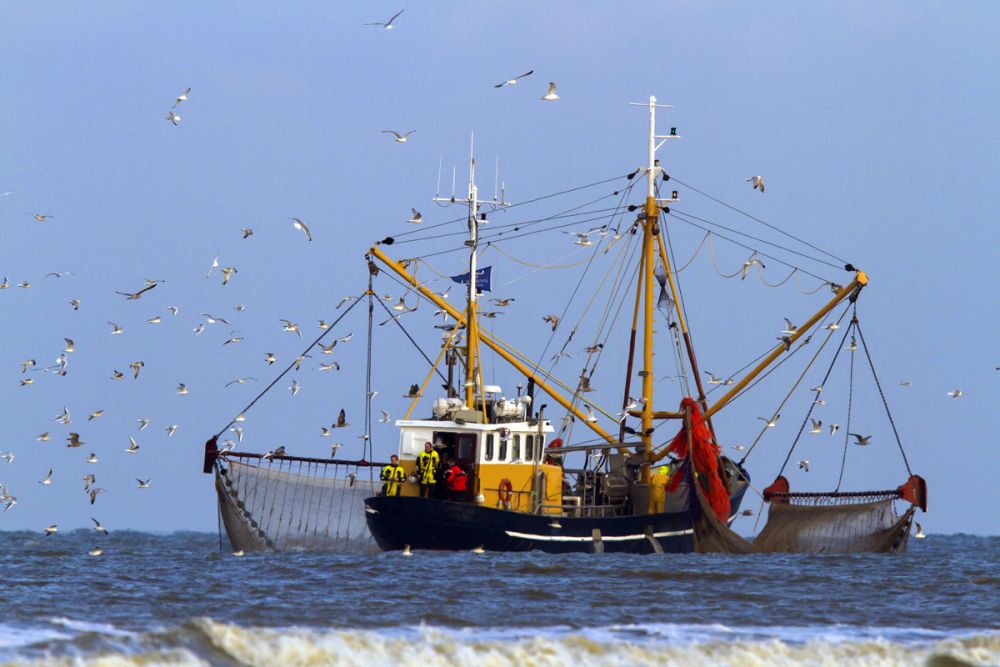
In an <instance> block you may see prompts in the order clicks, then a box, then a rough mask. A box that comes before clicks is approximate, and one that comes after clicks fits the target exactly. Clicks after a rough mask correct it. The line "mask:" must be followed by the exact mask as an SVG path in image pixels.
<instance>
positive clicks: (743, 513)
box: [740, 509, 753, 516]
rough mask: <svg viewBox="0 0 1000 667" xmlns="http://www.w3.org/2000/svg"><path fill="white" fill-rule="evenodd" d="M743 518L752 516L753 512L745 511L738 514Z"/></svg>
mask: <svg viewBox="0 0 1000 667" xmlns="http://www.w3.org/2000/svg"><path fill="white" fill-rule="evenodd" d="M740 514H742V515H743V516H753V510H750V509H747V510H743V511H742V512H740Z"/></svg>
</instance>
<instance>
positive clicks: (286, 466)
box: [215, 457, 380, 551]
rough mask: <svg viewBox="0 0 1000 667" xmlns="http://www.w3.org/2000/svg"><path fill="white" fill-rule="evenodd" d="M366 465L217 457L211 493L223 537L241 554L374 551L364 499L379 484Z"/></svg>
mask: <svg viewBox="0 0 1000 667" xmlns="http://www.w3.org/2000/svg"><path fill="white" fill-rule="evenodd" d="M371 470H372V468H371V465H369V464H359V463H357V462H353V463H352V462H343V463H342V462H332V461H331V462H326V461H319V460H308V459H285V458H268V459H263V458H246V459H234V458H228V457H227V458H220V459H219V460H218V461H217V462H216V465H215V489H216V491H217V493H218V495H219V510H220V513H221V515H222V521H223V523H224V524H225V527H226V533H227V534H228V535H229V540H230V542H232V545H233V548H234V549H242V550H244V551H293V550H299V551H358V550H369V549H371V548H373V541H372V538H371V535H370V533H369V532H368V527H367V524H366V523H365V515H364V499H365V498H368V497H370V496H373V495H375V494H376V493H377V492H378V490H379V486H380V482H379V481H378V480H377V479H375V480H372V479H370V471H371Z"/></svg>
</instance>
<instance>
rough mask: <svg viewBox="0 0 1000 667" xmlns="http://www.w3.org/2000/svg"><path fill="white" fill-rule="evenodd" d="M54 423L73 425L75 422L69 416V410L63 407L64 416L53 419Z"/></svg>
mask: <svg viewBox="0 0 1000 667" xmlns="http://www.w3.org/2000/svg"><path fill="white" fill-rule="evenodd" d="M52 421H54V422H62V423H63V424H71V423H72V422H73V420H72V419H71V418H70V416H69V410H67V409H66V408H65V407H63V411H62V414H61V415H56V417H55V419H53V420H52Z"/></svg>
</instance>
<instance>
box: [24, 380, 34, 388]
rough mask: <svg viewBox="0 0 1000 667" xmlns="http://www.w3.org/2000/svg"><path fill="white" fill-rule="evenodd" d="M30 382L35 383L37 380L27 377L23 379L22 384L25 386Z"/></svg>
mask: <svg viewBox="0 0 1000 667" xmlns="http://www.w3.org/2000/svg"><path fill="white" fill-rule="evenodd" d="M29 384H35V381H34V380H33V379H32V378H25V379H23V380H21V386H22V387H24V386H25V385H29Z"/></svg>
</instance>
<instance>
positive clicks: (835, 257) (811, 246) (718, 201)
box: [670, 174, 847, 264]
mask: <svg viewBox="0 0 1000 667" xmlns="http://www.w3.org/2000/svg"><path fill="white" fill-rule="evenodd" d="M670 179H671V180H673V181H676V182H678V183H680V184H681V185H683V186H684V187H686V188H688V189H689V190H694V191H695V192H697V193H698V194H700V195H702V196H703V197H708V198H709V199H711V200H712V201H714V202H715V203H717V204H722V205H723V206H725V207H726V208H728V209H730V210H732V211H736V212H737V213H739V214H741V215H745V216H746V217H748V218H750V219H751V220H753V221H755V222H759V223H760V224H762V225H764V226H765V227H769V228H771V229H773V230H774V231H776V232H778V233H779V234H784V235H785V236H787V237H788V238H790V239H794V240H795V241H798V242H799V243H801V244H803V245H806V246H809V247H810V248H812V249H813V250H816V251H818V252H821V253H823V254H824V255H826V256H827V257H832V258H833V259H835V260H837V261H838V262H840V263H841V264H847V261H846V260H843V259H841V258H840V257H837V256H836V255H834V254H832V253H829V252H827V251H826V250H823V249H822V248H819V247H817V246H814V245H813V244H812V243H809V242H808V241H805V240H803V239H800V238H799V237H797V236H794V235H793V234H789V233H788V232H786V231H785V230H783V229H781V228H780V227H776V226H774V225H772V224H771V223H769V222H765V221H764V220H761V219H760V218H757V217H754V216H753V215H750V214H749V213H747V212H746V211H744V210H742V209H739V208H736V207H735V206H733V205H731V204H727V203H726V202H724V201H722V200H721V199H717V198H715V197H713V196H712V195H710V194H708V193H707V192H703V191H702V190H699V189H698V188H696V187H694V186H693V185H688V184H687V183H685V182H684V181H682V180H680V179H679V178H676V177H675V176H674V175H673V174H671V175H670Z"/></svg>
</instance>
